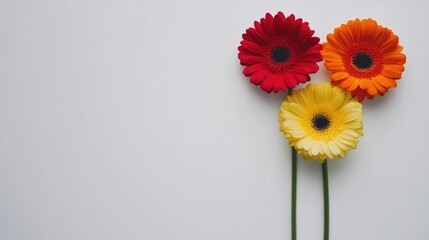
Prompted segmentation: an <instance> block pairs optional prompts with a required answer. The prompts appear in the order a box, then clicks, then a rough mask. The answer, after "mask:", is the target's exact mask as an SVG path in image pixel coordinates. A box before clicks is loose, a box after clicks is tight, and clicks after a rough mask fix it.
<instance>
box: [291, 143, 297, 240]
mask: <svg viewBox="0 0 429 240" xmlns="http://www.w3.org/2000/svg"><path fill="white" fill-rule="evenodd" d="M291 150H292V211H291V213H292V214H291V217H292V219H291V220H292V240H296V185H297V184H296V183H297V181H296V180H297V167H298V162H297V154H296V150H295V148H294V147H292V148H291Z"/></svg>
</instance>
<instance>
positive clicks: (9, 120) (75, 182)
mask: <svg viewBox="0 0 429 240" xmlns="http://www.w3.org/2000/svg"><path fill="white" fill-rule="evenodd" d="M428 9H429V7H428V5H427V3H426V2H425V1H423V0H420V1H418V0H407V1H397V0H394V1H374V0H362V1H343V0H337V1H316V0H314V1H255V0H254V1H249V0H247V1H228V0H224V1H219V0H218V1H215V0H212V1H199V0H189V1H174V0H169V1H137V0H135V1H133V0H126V1H101V0H100V1H96V0H73V1H72V0H70V1H54V0H51V1H49V0H41V1H33V0H10V1H6V0H2V1H1V2H0V239H2V240H58V239H60V240H69V239H70V240H95V239H97V240H98V239H100V240H101V239H102V240H110V239H112V240H113V239H127V240H133V239H145V240H170V239H174V240H220V239H222V240H237V239H246V240H261V239H266V240H284V239H290V179H291V174H290V149H289V147H288V143H287V141H286V139H285V138H284V137H283V135H282V134H281V133H280V132H279V130H278V122H277V112H278V109H279V106H280V103H281V101H282V100H283V98H284V96H285V93H281V94H277V95H275V94H271V95H268V94H266V93H264V92H263V91H261V90H260V88H258V87H255V86H253V85H251V84H249V79H248V78H246V77H244V76H243V75H242V73H241V72H242V70H243V67H242V66H240V65H239V61H238V59H237V53H238V51H237V47H238V45H239V42H240V40H241V34H242V33H243V32H244V31H245V29H246V28H248V27H250V26H252V24H253V21H254V20H259V19H260V18H261V17H263V16H264V14H265V12H271V13H273V14H275V13H276V12H277V11H279V10H281V11H283V12H284V13H285V14H286V15H288V14H290V13H294V14H295V15H296V16H298V17H302V18H303V19H304V20H305V21H309V22H310V26H311V28H312V29H314V30H315V31H316V35H317V36H319V37H320V38H321V39H322V40H323V41H324V40H325V39H326V34H327V33H330V32H332V31H333V29H334V28H335V27H337V26H339V25H340V24H341V23H345V22H346V21H347V20H349V19H354V18H356V17H359V18H367V17H372V18H374V19H376V20H377V21H378V22H379V24H382V25H383V26H386V27H389V28H391V29H392V30H393V31H394V32H395V34H397V35H398V36H399V37H400V44H401V45H403V46H404V53H405V54H406V55H407V63H406V65H405V67H406V70H405V72H404V74H403V78H402V79H401V80H400V81H399V82H398V88H396V89H393V90H391V91H389V92H388V94H387V95H386V96H385V97H383V98H381V97H380V98H377V99H375V100H373V101H365V102H364V114H365V119H364V131H365V136H364V137H362V138H361V141H360V143H359V145H358V148H357V149H356V150H353V151H351V152H350V153H349V155H348V156H347V157H345V158H344V159H341V160H334V161H329V171H330V176H329V177H330V179H329V180H330V188H331V195H330V196H331V239H332V240H361V239H376V240H380V239H381V240H384V239H386V240H387V239H389V240H404V239H412V240H426V239H429V228H428V227H427V226H428V221H429V205H428V204H429V160H428V159H427V151H428V146H427V144H428V135H429V131H428V124H429V115H428V110H429V109H428V105H427V103H428V99H427V97H428V89H429V80H428V76H427V71H428V69H429V68H428V65H427V64H428V52H429V44H428V43H429V33H428V27H427V10H428ZM320 66H321V70H320V71H319V72H318V73H317V74H315V75H313V81H328V79H329V73H328V72H327V71H326V70H325V69H324V67H323V65H322V63H320ZM298 181H299V183H298V239H300V240H315V239H322V225H323V218H322V216H323V208H322V206H323V205H322V183H321V167H320V164H318V163H317V162H312V161H304V160H299V178H298Z"/></svg>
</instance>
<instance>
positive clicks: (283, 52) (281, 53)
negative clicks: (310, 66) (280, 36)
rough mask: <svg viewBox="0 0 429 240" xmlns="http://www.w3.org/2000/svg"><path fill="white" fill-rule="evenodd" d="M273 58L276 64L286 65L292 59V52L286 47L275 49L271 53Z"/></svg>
mask: <svg viewBox="0 0 429 240" xmlns="http://www.w3.org/2000/svg"><path fill="white" fill-rule="evenodd" d="M271 58H272V59H273V61H274V62H276V63H284V62H286V61H287V60H289V58H290V51H289V49H287V48H285V47H275V48H274V49H273V51H272V52H271Z"/></svg>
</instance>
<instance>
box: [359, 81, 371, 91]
mask: <svg viewBox="0 0 429 240" xmlns="http://www.w3.org/2000/svg"><path fill="white" fill-rule="evenodd" d="M370 86H371V80H369V79H368V78H362V79H360V81H359V87H360V88H362V89H368V88H369V87H370Z"/></svg>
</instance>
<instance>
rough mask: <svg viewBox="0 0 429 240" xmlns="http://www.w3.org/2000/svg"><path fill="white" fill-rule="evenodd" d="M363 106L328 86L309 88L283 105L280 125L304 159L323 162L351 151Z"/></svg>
mask: <svg viewBox="0 0 429 240" xmlns="http://www.w3.org/2000/svg"><path fill="white" fill-rule="evenodd" d="M362 118H363V114H362V104H361V103H359V102H358V101H357V100H355V99H353V98H352V97H351V96H350V93H348V92H346V91H344V90H343V89H341V88H339V87H336V86H333V85H331V84H330V83H317V84H309V85H307V86H306V87H305V88H302V89H299V90H296V91H293V92H292V94H291V95H288V96H287V97H286V99H285V101H283V103H282V105H281V108H280V112H279V122H280V131H282V132H283V133H284V134H285V136H286V138H287V139H288V140H289V143H290V145H291V146H292V147H294V148H295V149H296V150H297V152H298V153H299V154H301V155H302V156H303V157H304V158H305V159H313V160H319V161H321V162H323V161H325V159H326V158H327V157H329V158H331V159H333V158H338V157H344V156H345V155H346V154H347V152H348V151H349V150H350V149H354V148H355V147H356V145H357V143H358V141H359V140H358V138H359V137H360V136H362V135H363V131H362Z"/></svg>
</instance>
